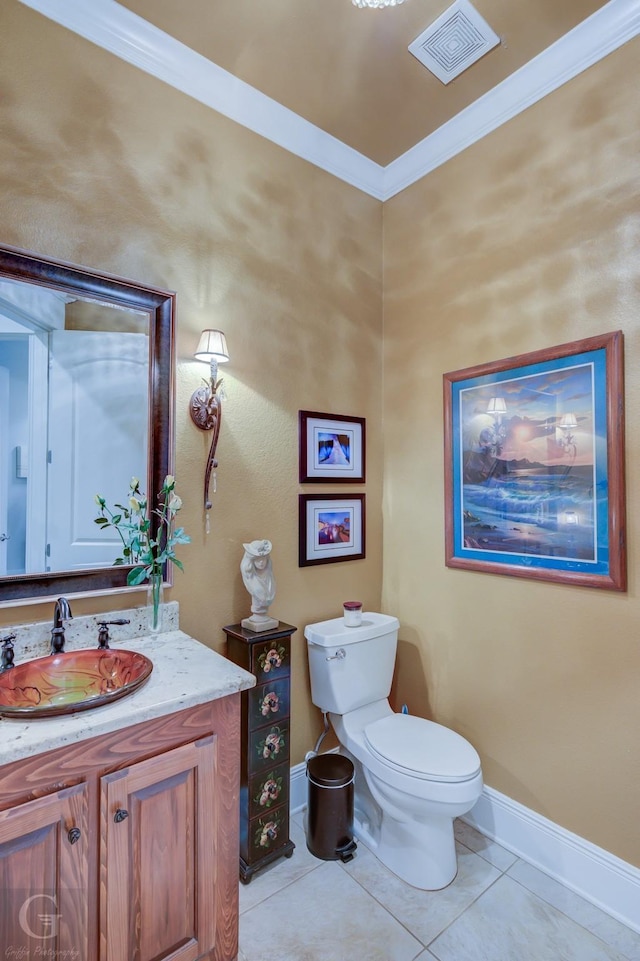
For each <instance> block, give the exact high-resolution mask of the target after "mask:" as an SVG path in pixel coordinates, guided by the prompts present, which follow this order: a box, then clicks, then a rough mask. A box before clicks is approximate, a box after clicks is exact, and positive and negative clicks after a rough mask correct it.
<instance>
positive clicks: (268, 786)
mask: <svg viewBox="0 0 640 961" xmlns="http://www.w3.org/2000/svg"><path fill="white" fill-rule="evenodd" d="M296 630H297V628H295V627H292V626H291V625H290V624H284V623H282V622H280V624H279V625H278V627H277V628H276V629H275V630H272V631H264V632H261V633H254V632H253V631H248V630H246V628H244V627H242V625H240V624H234V625H231V626H229V627H225V628H224V632H225V634H226V635H227V657H228V658H229V659H230V660H231V661H234V662H235V663H236V664H239V665H240V667H243V668H244V669H245V670H247V671H249V672H250V673H251V674H254V675H255V677H256V680H257V683H256V686H255V687H254V688H252V689H251V690H249V691H243V692H242V694H241V698H242V711H241V715H242V725H241V730H242V735H241V744H242V758H241V769H240V880H241V881H242V882H243V883H245V884H248V883H249V881H250V880H251V878H252V877H253V875H254V874H255V872H256V871H258V870H259V869H260V868H262V867H264V866H265V865H267V864H270V863H271V862H272V861H274V860H276V859H277V858H280V857H282V856H284V857H291V855H292V854H293V851H294V848H295V845H294V843H293V841H291V840H290V838H289V780H290V772H289V725H290V718H289V714H290V703H291V635H292V634H293V633H294V632H295V631H296Z"/></svg>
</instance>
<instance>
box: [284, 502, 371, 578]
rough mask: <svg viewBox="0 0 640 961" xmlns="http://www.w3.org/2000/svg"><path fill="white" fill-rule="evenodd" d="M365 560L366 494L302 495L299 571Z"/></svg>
mask: <svg viewBox="0 0 640 961" xmlns="http://www.w3.org/2000/svg"><path fill="white" fill-rule="evenodd" d="M364 556H365V495H364V494H325V495H324V497H316V496H315V495H312V494H300V496H299V562H298V566H299V567H308V566H310V565H312V564H331V563H335V562H336V561H355V560H359V559H360V558H363V557H364Z"/></svg>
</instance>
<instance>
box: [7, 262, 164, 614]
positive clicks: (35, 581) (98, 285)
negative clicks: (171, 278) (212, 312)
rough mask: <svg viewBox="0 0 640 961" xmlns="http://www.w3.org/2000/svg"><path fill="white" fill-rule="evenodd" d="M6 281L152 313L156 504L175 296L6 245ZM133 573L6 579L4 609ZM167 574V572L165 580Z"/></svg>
mask: <svg viewBox="0 0 640 961" xmlns="http://www.w3.org/2000/svg"><path fill="white" fill-rule="evenodd" d="M0 278H3V279H6V280H14V281H22V282H23V283H28V284H36V285H38V286H41V287H49V288H52V289H55V290H59V291H62V292H63V293H67V294H72V295H76V296H83V297H90V298H93V299H95V300H102V301H104V302H106V303H110V304H116V305H117V306H120V307H128V308H130V309H133V310H143V311H145V312H147V313H148V315H149V409H148V424H149V445H148V451H149V453H148V464H147V488H146V490H147V495H148V498H149V501H150V502H151V503H154V502H155V500H156V497H157V494H158V493H159V491H160V490H161V488H162V484H163V481H164V478H165V477H166V476H167V474H172V473H173V451H174V443H173V439H174V435H173V431H174V402H175V398H174V368H175V365H174V346H175V345H174V342H175V299H176V295H175V293H173V292H172V291H167V290H161V289H159V288H156V287H149V286H147V285H145V284H139V283H135V282H134V281H131V280H125V279H124V278H122V277H116V276H113V275H111V274H106V273H103V272H101V271H98V270H93V269H92V268H89V267H80V266H78V265H76V264H69V263H65V262H63V261H56V260H50V259H48V258H45V257H41V256H39V255H37V254H34V253H32V252H31V251H28V250H21V249H20V248H17V247H8V246H6V245H0ZM128 570H129V568H127V567H121V566H115V567H105V568H94V569H91V570H80V571H49V572H45V573H42V574H17V575H9V576H7V577H0V605H2V606H4V605H6V604H11V603H16V602H19V603H25V602H28V601H29V600H33V601H39V600H45V599H49V598H53V597H58V596H59V595H61V594H63V595H66V594H92V593H106V592H108V591H114V590H122V589H125V588H127V571H128ZM167 574H168V572H165V577H166V576H167ZM139 589H140V588H138V590H139Z"/></svg>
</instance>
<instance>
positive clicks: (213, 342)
mask: <svg viewBox="0 0 640 961" xmlns="http://www.w3.org/2000/svg"><path fill="white" fill-rule="evenodd" d="M193 356H194V357H195V358H196V360H202V361H205V362H208V363H209V364H210V371H211V372H210V376H209V383H208V384H206V385H205V386H204V387H199V388H198V389H197V390H195V391H194V392H193V394H192V395H191V400H190V402H189V413H190V414H191V420H192V421H193V423H194V424H195V425H196V427H199V428H200V430H207V431H209V430H212V431H213V437H212V438H211V447H210V448H209V456H208V457H207V466H206V468H205V472H204V509H205V511H206V512H207V521H206V532H207V534H208V533H209V530H210V527H209V511H210V510H211V501H210V500H209V483H210V481H211V472H212V471H213V492H214V494H215V490H216V473H215V469H216V467H217V466H218V462H217V460H216V447H217V446H218V437H219V436H220V422H221V420H222V396H221V393H220V391H219V388H220V385H221V384H222V379H220V380H218V364H226V363H227V361H228V360H229V351H228V349H227V341H226V338H225V336H224V334H223V333H222V331H221V330H203V331H202V334H201V336H200V340H199V342H198V349H197V350H196V352H195V354H194V355H193Z"/></svg>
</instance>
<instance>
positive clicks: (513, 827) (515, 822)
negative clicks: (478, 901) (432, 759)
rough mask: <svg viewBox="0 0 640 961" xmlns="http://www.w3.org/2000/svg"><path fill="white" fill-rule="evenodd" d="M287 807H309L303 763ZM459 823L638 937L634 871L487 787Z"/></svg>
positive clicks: (638, 889)
mask: <svg viewBox="0 0 640 961" xmlns="http://www.w3.org/2000/svg"><path fill="white" fill-rule="evenodd" d="M290 803H291V811H292V813H297V812H299V811H302V810H304V808H305V807H306V805H307V777H306V764H305V763H304V762H303V763H302V764H296V765H295V766H294V767H292V768H291V787H290ZM462 820H464V821H465V822H466V823H467V824H470V825H471V827H474V828H476V830H478V831H480V833H481V834H484V835H486V837H489V838H491V839H492V840H494V841H497V843H498V844H501V845H502V847H504V848H507V850H509V851H512V852H513V853H514V854H516V855H517V856H518V857H519V858H522V860H523V861H527V862H528V863H529V864H532V865H533V866H534V867H536V868H539V869H540V870H541V871H544V873H545V874H548V875H549V876H550V877H552V878H553V879H554V880H555V881H558V882H559V883H560V884H563V885H564V886H565V887H567V888H569V890H571V891H575V893H576V894H579V895H580V896H581V897H583V898H585V899H586V900H587V901H590V902H591V903H592V904H595V905H596V906H597V907H599V908H601V909H602V910H603V911H606V912H607V914H610V915H611V916H612V917H614V918H616V919H617V920H618V921H621V922H622V923H623V924H626V925H627V926H628V927H630V928H632V930H634V931H637V932H639V933H640V870H639V869H638V868H635V867H634V866H633V865H631V864H627V862H626V861H622V860H621V859H620V858H618V857H616V856H615V855H614V854H610V853H609V852H608V851H605V850H604V849H603V848H599V847H597V846H596V845H595V844H592V843H591V842H590V841H586V840H585V839H584V838H581V837H579V836H578V835H577V834H572V833H571V832H570V831H567V830H565V829H564V828H562V827H560V826H559V825H557V824H554V822H553V821H549V820H548V819H547V818H545V817H543V816H542V815H541V814H537V813H536V812H535V811H532V810H531V809H530V808H527V807H525V806H524V805H523V804H519V803H518V802H517V801H513V800H512V799H511V798H509V797H507V796H506V795H505V794H500V792H499V791H495V790H494V789H493V788H490V787H486V786H485V788H484V790H483V792H482V795H481V797H480V800H479V801H478V803H477V804H476V805H475V807H474V808H473V810H471V811H470V812H469V814H468V815H467V816H466V817H464V818H463V819H462Z"/></svg>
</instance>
